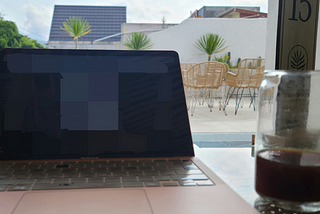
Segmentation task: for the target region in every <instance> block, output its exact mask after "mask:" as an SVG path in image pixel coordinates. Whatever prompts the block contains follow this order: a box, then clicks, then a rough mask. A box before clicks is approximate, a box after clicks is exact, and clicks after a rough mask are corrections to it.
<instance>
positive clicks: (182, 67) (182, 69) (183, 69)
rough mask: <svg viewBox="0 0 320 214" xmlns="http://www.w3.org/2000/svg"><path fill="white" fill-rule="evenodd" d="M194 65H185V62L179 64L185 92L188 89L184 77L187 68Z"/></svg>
mask: <svg viewBox="0 0 320 214" xmlns="http://www.w3.org/2000/svg"><path fill="white" fill-rule="evenodd" d="M196 64H197V63H186V62H182V63H180V68H181V74H182V81H183V86H184V88H185V90H186V89H187V88H188V85H187V81H186V77H187V74H186V72H187V71H188V70H189V68H191V67H192V66H194V65H196Z"/></svg>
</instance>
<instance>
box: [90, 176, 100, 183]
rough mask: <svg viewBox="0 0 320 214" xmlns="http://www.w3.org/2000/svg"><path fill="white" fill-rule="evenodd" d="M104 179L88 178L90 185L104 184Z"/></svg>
mask: <svg viewBox="0 0 320 214" xmlns="http://www.w3.org/2000/svg"><path fill="white" fill-rule="evenodd" d="M103 182H104V180H103V177H95V178H91V177H90V178H88V183H103Z"/></svg>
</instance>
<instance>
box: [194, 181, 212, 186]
mask: <svg viewBox="0 0 320 214" xmlns="http://www.w3.org/2000/svg"><path fill="white" fill-rule="evenodd" d="M196 183H197V184H198V186H213V185H214V183H213V182H212V181H210V180H207V181H196Z"/></svg>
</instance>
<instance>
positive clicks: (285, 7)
mask: <svg viewBox="0 0 320 214" xmlns="http://www.w3.org/2000/svg"><path fill="white" fill-rule="evenodd" d="M318 12H319V0H279V16H278V35H277V52H276V66H275V67H276V69H280V70H314V68H315V57H316V41H317V29H318Z"/></svg>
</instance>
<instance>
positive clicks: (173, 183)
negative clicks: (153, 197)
mask: <svg viewBox="0 0 320 214" xmlns="http://www.w3.org/2000/svg"><path fill="white" fill-rule="evenodd" d="M162 186H164V187H169V186H179V184H178V183H177V182H166V183H162Z"/></svg>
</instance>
